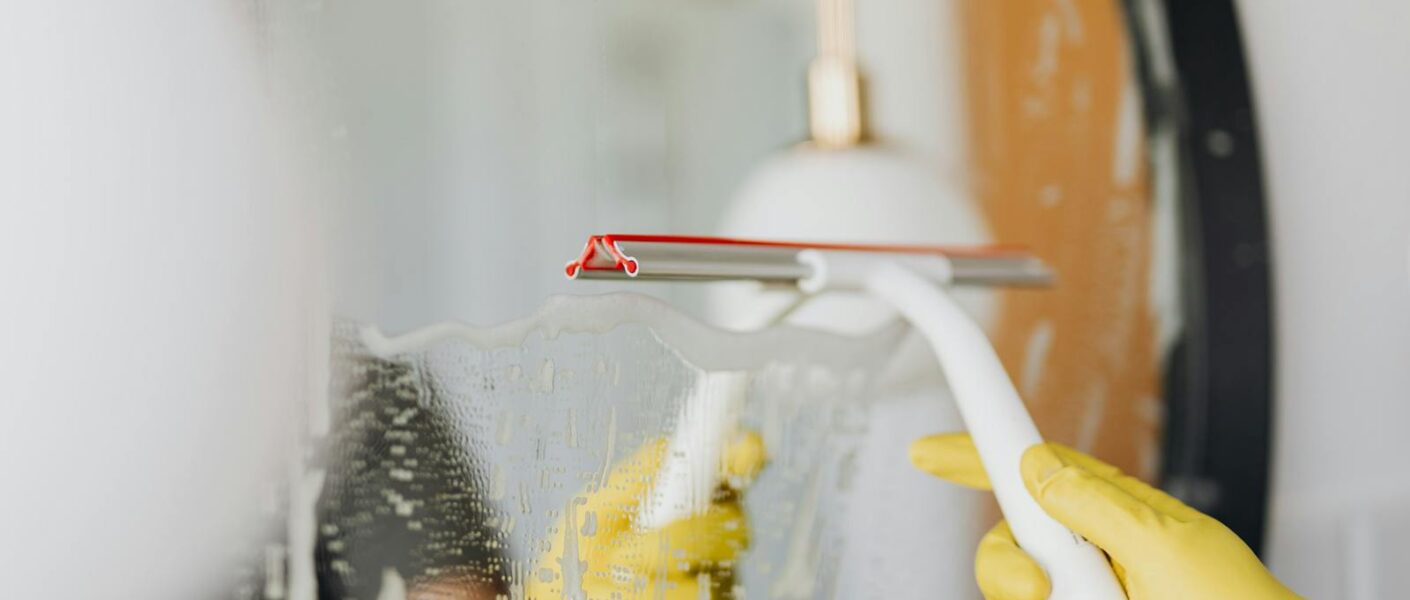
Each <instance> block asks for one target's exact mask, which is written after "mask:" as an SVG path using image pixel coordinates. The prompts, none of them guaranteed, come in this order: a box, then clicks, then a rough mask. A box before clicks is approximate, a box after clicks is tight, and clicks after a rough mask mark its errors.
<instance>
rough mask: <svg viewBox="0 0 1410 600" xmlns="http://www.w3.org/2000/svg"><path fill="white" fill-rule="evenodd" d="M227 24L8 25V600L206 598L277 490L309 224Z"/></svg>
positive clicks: (252, 30)
mask: <svg viewBox="0 0 1410 600" xmlns="http://www.w3.org/2000/svg"><path fill="white" fill-rule="evenodd" d="M235 7H236V5H235V4H234V3H210V2H170V1H158V0H134V1H130V2H123V3H121V4H117V3H110V2H102V1H93V2H62V3H60V2H39V3H19V4H10V5H7V6H6V8H5V9H4V10H3V11H0V12H3V16H0V132H3V134H0V273H2V274H3V280H0V281H2V282H0V288H3V292H0V331H3V332H4V334H3V341H0V365H3V366H0V372H3V373H4V382H5V383H4V391H3V393H0V473H2V474H3V478H4V479H3V483H0V490H3V492H0V596H4V597H8V598H61V599H62V598H76V599H77V598H99V597H105V598H192V597H202V596H204V595H206V594H209V590H210V589H211V587H213V586H218V585H220V584H222V583H228V582H227V581H226V580H227V579H228V578H229V577H230V575H231V572H230V568H229V565H230V560H229V559H230V557H231V555H232V554H234V553H243V552H246V551H249V550H251V548H250V547H248V546H246V545H241V544H240V543H238V540H241V539H244V537H243V535H244V534H248V533H249V532H250V529H251V527H252V525H251V524H252V523H254V522H255V521H254V520H253V518H252V515H253V513H254V512H255V511H256V510H258V509H259V507H260V502H259V501H260V499H261V498H260V491H261V490H262V488H261V487H260V486H259V485H258V483H259V482H260V481H262V480H263V479H264V478H265V477H270V476H273V477H282V475H279V472H280V471H279V470H278V469H279V468H280V467H281V466H282V461H283V460H284V458H283V457H284V456H286V455H287V454H288V445H287V442H288V441H289V439H290V438H291V436H292V434H293V433H294V432H293V431H292V427H293V426H294V425H295V424H297V423H300V422H302V420H301V419H299V418H298V417H299V415H300V412H299V410H298V409H299V408H300V407H301V406H302V403H303V400H304V399H305V398H307V397H308V395H309V393H310V389H309V386H310V383H311V382H310V379H309V377H308V374H309V373H310V372H317V369H316V368H314V363H312V361H311V359H310V357H311V356H316V355H317V354H318V350H317V344H318V340H319V339H320V337H319V335H318V334H317V332H316V323H317V322H318V320H317V319H316V318H315V317H316V316H317V307H318V306H319V304H320V301H321V298H320V296H319V289H318V284H317V281H318V271H317V269H316V268H315V267H316V263H314V261H313V259H314V258H315V255H316V254H315V253H314V252H313V248H315V247H316V246H317V242H316V238H317V213H316V211H315V210H314V206H313V205H312V203H310V202H308V201H307V199H308V196H307V195H306V194H305V193H304V192H306V191H307V190H305V189H301V187H300V186H299V184H298V181H297V180H296V179H291V178H289V177H288V175H290V174H295V173H298V172H300V170H301V169H300V168H299V166H298V165H297V164H296V163H294V162H292V161H293V158H292V157H291V156H289V155H288V154H287V153H283V152H282V151H281V149H280V144H279V143H278V141H277V140H278V138H279V137H280V132H282V131H284V127H283V125H282V124H280V123H278V122H276V121H275V119H274V117H273V111H272V110H271V109H270V106H269V105H268V103H267V102H266V100H265V98H264V97H263V95H262V91H263V90H264V89H265V83H266V82H265V81H264V79H263V75H262V73H261V70H260V53H259V51H258V49H259V47H258V44H259V35H258V28H257V21H256V19H254V18H253V17H254V15H253V14H252V13H251V12H247V11H238V10H236V9H235Z"/></svg>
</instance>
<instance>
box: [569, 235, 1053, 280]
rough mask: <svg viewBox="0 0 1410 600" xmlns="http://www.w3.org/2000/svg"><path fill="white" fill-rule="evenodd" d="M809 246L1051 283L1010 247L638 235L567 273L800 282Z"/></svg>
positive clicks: (595, 247) (620, 239)
mask: <svg viewBox="0 0 1410 600" xmlns="http://www.w3.org/2000/svg"><path fill="white" fill-rule="evenodd" d="M809 249H815V250H846V251H855V252H875V253H878V254H885V253H897V254H910V255H939V256H944V257H946V258H948V259H949V260H950V263H951V264H952V265H953V268H954V283H955V284H958V285H989V286H1000V285H1003V286H1044V285H1048V284H1050V283H1052V279H1053V274H1052V271H1051V270H1050V269H1049V268H1048V267H1047V265H1046V264H1044V263H1043V261H1042V260H1040V259H1038V258H1037V257H1035V256H1033V255H1032V254H1029V253H1028V252H1026V251H1024V250H1023V249H1021V248H1015V247H1010V246H987V247H947V246H901V245H895V246H893V245H872V244H834V243H807V242H782V241H766V240H741V239H733V238H715V237H692V236H669V235H638V234H605V235H594V236H591V237H589V238H588V241H587V244H586V245H585V246H584V247H583V252H582V254H581V255H579V256H578V258H577V259H576V260H573V261H572V262H570V263H568V265H567V267H566V268H565V272H566V274H567V275H568V277H569V278H570V279H636V280H669V281H728V280H746V281H762V282H765V283H794V282H797V281H798V280H800V279H803V278H805V277H807V276H808V275H809V274H810V270H809V267H807V266H806V265H803V264H801V263H799V262H798V253H799V252H801V251H803V250H809Z"/></svg>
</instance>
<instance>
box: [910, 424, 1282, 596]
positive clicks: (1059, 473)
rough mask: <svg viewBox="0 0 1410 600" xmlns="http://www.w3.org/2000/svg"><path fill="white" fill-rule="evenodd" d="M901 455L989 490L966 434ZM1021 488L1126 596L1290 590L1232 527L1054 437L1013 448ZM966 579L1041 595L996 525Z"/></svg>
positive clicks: (935, 439) (1038, 572)
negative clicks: (1017, 451)
mask: <svg viewBox="0 0 1410 600" xmlns="http://www.w3.org/2000/svg"><path fill="white" fill-rule="evenodd" d="M910 454H911V462H912V463H913V464H915V466H916V467H917V468H919V469H920V470H922V471H925V472H927V473H931V474H933V475H937V476H939V477H942V478H944V479H947V480H950V481H952V482H955V483H958V484H960V485H965V486H968V487H972V488H976V489H981V490H987V489H990V486H989V477H988V476H987V475H986V474H985V473H984V468H983V466H982V465H981V464H980V462H979V454H978V452H976V451H975V449H974V443H973V442H972V441H971V440H970V438H969V435H967V434H942V435H933V436H929V437H925V438H921V439H920V440H918V441H916V442H915V443H914V444H912V445H911V450H910ZM1021 469H1022V472H1023V482H1024V484H1025V485H1026V486H1027V488H1028V493H1029V494H1031V495H1032V496H1033V498H1034V499H1036V500H1037V501H1038V504H1039V505H1040V506H1042V507H1043V510H1045V511H1047V513H1048V514H1049V515H1052V517H1053V518H1054V519H1057V520H1058V521H1060V522H1061V523H1062V524H1063V525H1066V526H1067V527H1068V528H1069V529H1071V530H1072V531H1074V532H1076V533H1078V534H1080V535H1082V536H1083V537H1085V538H1087V539H1088V540H1090V541H1091V542H1092V543H1093V544H1096V545H1097V546H1098V547H1100V548H1101V549H1102V550H1104V551H1105V552H1106V553H1107V556H1108V557H1109V558H1110V559H1111V561H1112V565H1113V567H1114V568H1115V570H1116V574H1117V576H1118V577H1119V578H1120V579H1121V583H1122V585H1124V586H1125V587H1126V594H1127V596H1129V597H1130V598H1131V600H1193V599H1201V600H1203V599H1211V600H1214V599H1223V598H1229V599H1234V598H1238V599H1239V600H1285V599H1292V598H1298V596H1297V595H1296V594H1294V593H1292V592H1291V591H1289V590H1288V589H1287V588H1286V587H1284V586H1283V584H1282V583H1279V582H1278V580H1277V579H1274V578H1273V575H1272V574H1271V573H1269V572H1268V570H1267V569H1266V568H1264V567H1263V563H1261V562H1259V561H1258V557H1257V556H1255V555H1254V554H1253V551H1251V550H1249V548H1248V546H1247V545H1245V544H1244V543H1243V540H1240V539H1239V537H1238V536H1237V535H1234V532H1232V531H1229V528H1227V527H1225V526H1224V525H1223V524H1222V523H1220V522H1219V521H1216V520H1214V519H1213V518H1210V517H1209V516H1208V515H1205V514H1203V513H1201V512H1199V511H1197V510H1195V509H1193V508H1190V507H1189V506H1186V505H1185V504H1184V503H1182V502H1180V501H1179V500H1176V499H1175V498H1173V497H1171V496H1169V495H1167V494H1166V493H1165V492H1162V491H1160V490H1158V489H1155V488H1153V487H1151V486H1149V485H1146V484H1145V483H1143V482H1141V481H1140V480H1138V479H1136V478H1134V477H1129V476H1126V475H1123V474H1122V473H1121V471H1120V470H1118V469H1117V468H1116V467H1113V466H1111V465H1108V464H1106V463H1104V462H1102V461H1099V460H1097V459H1095V458H1092V457H1091V456H1088V455H1086V454H1083V453H1081V452H1078V451H1076V450H1073V449H1071V448H1068V447H1066V446H1062V445H1059V444H1040V445H1036V446H1033V447H1032V448H1029V449H1028V451H1027V452H1025V453H1024V454H1023V461H1022V464H1021ZM974 571H975V577H976V578H977V579H978V580H979V589H980V590H981V591H983V592H984V597H985V598H988V599H989V600H1044V599H1045V598H1047V597H1048V592H1049V589H1050V588H1049V584H1048V578H1047V576H1046V575H1044V573H1043V570H1042V568H1040V567H1039V566H1038V564H1037V563H1035V562H1033V559H1032V558H1030V557H1029V556H1028V555H1027V554H1025V553H1024V552H1023V550H1022V549H1020V548H1019V547H1018V544H1017V543H1016V542H1015V541H1014V538H1013V534H1012V533H1011V532H1010V531H1009V528H1008V524H1007V523H1002V522H1001V523H999V524H998V525H997V526H995V527H994V529H992V530H991V531H989V533H988V534H987V535H985V536H984V539H983V540H981V541H980V542H979V550H978V553H977V555H976V557H975V565H974Z"/></svg>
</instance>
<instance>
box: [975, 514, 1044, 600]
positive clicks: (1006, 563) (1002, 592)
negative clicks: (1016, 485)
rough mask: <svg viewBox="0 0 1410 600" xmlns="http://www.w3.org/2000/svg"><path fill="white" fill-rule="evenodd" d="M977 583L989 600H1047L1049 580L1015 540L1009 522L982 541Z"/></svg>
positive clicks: (977, 567)
mask: <svg viewBox="0 0 1410 600" xmlns="http://www.w3.org/2000/svg"><path fill="white" fill-rule="evenodd" d="M974 567H975V568H974V579H975V581H977V582H978V583H979V591H981V592H983V593H984V597H985V598H987V599H988V600H1046V599H1047V597H1048V594H1049V593H1051V592H1052V587H1051V585H1050V583H1049V582H1048V576H1047V574H1046V573H1044V572H1043V568H1042V567H1040V566H1038V563H1036V562H1034V561H1033V558H1032V557H1030V556H1028V554H1027V553H1025V552H1024V551H1023V549H1022V548H1019V547H1018V542H1017V541H1015V540H1014V539H1013V532H1012V531H1010V530H1009V524H1008V521H999V524H998V525H995V526H994V528H993V529H990V530H989V533H986V534H984V538H983V539H981V540H979V550H978V551H977V552H976V553H975V561H974Z"/></svg>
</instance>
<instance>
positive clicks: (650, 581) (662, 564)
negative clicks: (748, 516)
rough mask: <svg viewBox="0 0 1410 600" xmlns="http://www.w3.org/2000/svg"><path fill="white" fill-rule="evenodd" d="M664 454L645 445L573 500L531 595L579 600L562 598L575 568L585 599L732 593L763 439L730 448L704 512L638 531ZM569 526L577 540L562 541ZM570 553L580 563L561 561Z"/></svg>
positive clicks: (532, 576)
mask: <svg viewBox="0 0 1410 600" xmlns="http://www.w3.org/2000/svg"><path fill="white" fill-rule="evenodd" d="M665 451H666V441H665V440H657V441H655V442H651V443H648V444H646V445H645V446H643V447H642V448H641V449H639V450H637V452H636V453H635V454H634V455H632V456H631V457H629V458H627V459H625V460H623V461H622V462H620V463H618V464H617V465H616V466H615V467H614V468H613V469H612V472H611V473H609V474H608V476H607V480H606V483H605V485H602V486H601V487H600V488H597V489H592V488H593V487H594V486H589V489H588V490H587V491H585V492H584V493H583V494H582V495H580V496H578V497H577V498H575V499H574V501H573V503H572V505H571V506H570V509H569V510H568V511H566V514H564V516H563V517H562V518H560V519H559V521H558V524H557V526H556V527H555V528H554V529H553V530H552V531H551V534H552V539H551V541H550V546H549V548H548V549H547V550H545V551H544V552H543V554H541V555H540V556H539V558H538V560H537V561H535V565H534V567H533V570H532V571H530V572H529V573H528V574H527V575H526V579H527V585H526V592H527V596H528V598H530V599H531V600H559V599H561V598H577V597H578V596H576V595H572V594H567V595H565V594H564V582H565V580H567V579H571V577H568V578H565V569H573V568H576V569H578V571H577V572H578V573H579V575H580V577H581V581H582V585H583V592H584V593H585V594H586V598H587V599H588V600H609V599H610V600H633V599H637V598H641V599H645V598H652V599H655V598H661V597H664V598H666V599H667V600H685V599H689V600H695V599H697V598H700V597H701V595H700V593H701V589H702V587H705V588H708V590H709V596H708V597H712V598H729V597H731V596H732V591H733V587H734V560H735V558H736V557H737V556H738V555H739V553H740V552H742V551H743V550H744V549H745V548H747V547H748V546H749V527H748V524H747V523H746V521H745V516H744V512H743V510H741V507H740V505H739V494H740V492H741V490H742V489H743V487H744V486H745V485H747V483H748V482H749V481H751V480H752V479H753V477H754V475H756V474H757V473H758V471H759V470H760V469H761V468H763V466H764V460H765V457H764V442H763V439H762V438H760V437H759V435H758V434H756V433H746V434H743V435H741V436H740V438H739V439H738V440H736V441H735V442H734V443H733V444H731V445H730V447H729V448H728V449H727V450H726V452H725V460H724V465H723V468H724V471H725V473H724V475H725V477H724V480H725V483H724V484H722V485H721V486H720V489H719V491H718V492H717V493H716V496H715V499H714V503H713V504H712V505H711V506H710V508H709V509H708V510H707V511H706V512H705V513H703V514H699V515H695V516H692V517H690V518H687V519H682V520H679V521H676V522H673V523H671V524H669V525H667V526H665V527H662V528H659V529H654V530H648V531H641V530H638V529H637V527H636V525H635V523H634V521H635V520H636V518H637V513H638V511H639V509H640V506H641V502H642V500H643V499H644V498H645V497H646V494H647V493H648V492H649V491H650V489H651V484H652V482H653V481H654V480H655V478H656V475H657V473H658V472H659V471H660V467H661V459H662V457H663V455H664V453H665ZM570 527H571V528H572V529H573V531H574V532H575V533H576V535H568V536H565V535H564V533H565V532H567V531H568V530H569V528H570ZM569 550H572V551H573V552H569ZM573 553H576V555H577V559H578V560H577V561H576V565H575V564H573V563H570V562H568V561H565V560H564V558H565V556H571V555H572V554H573ZM662 591H663V592H664V595H663V596H658V595H657V594H658V592H662Z"/></svg>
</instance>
